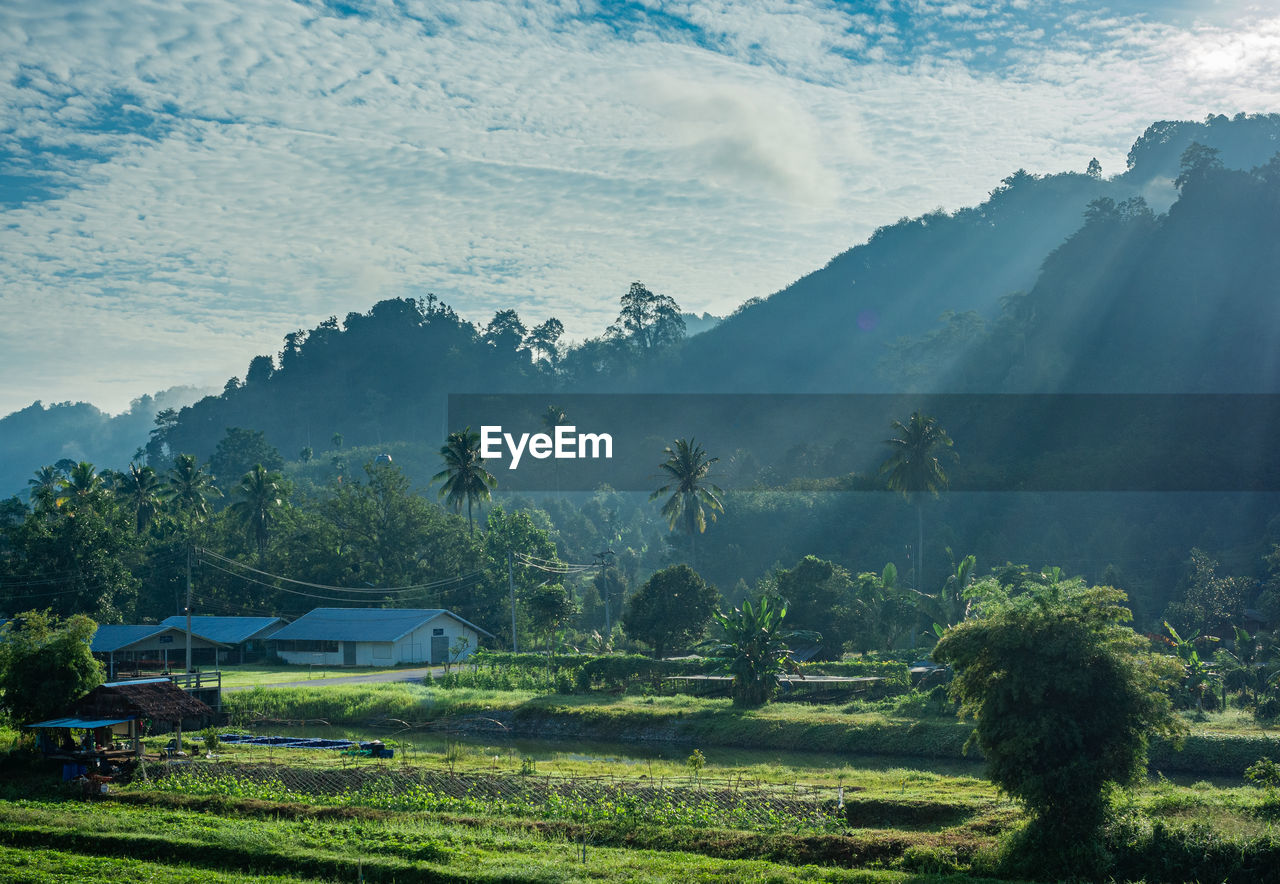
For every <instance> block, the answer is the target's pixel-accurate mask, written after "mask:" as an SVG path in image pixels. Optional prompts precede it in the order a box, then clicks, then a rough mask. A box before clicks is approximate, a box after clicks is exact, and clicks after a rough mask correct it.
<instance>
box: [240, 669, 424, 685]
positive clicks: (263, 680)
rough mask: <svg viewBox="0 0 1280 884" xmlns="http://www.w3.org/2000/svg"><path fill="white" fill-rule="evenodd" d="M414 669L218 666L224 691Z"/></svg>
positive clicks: (324, 680)
mask: <svg viewBox="0 0 1280 884" xmlns="http://www.w3.org/2000/svg"><path fill="white" fill-rule="evenodd" d="M415 668H421V667H418V666H400V667H397V668H396V669H375V668H373V667H353V666H315V667H312V666H296V665H294V666H287V665H278V666H268V665H265V664H261V665H259V664H251V663H246V664H244V665H242V666H241V665H233V666H222V667H220V671H221V672H222V686H223V687H225V688H240V687H252V686H254V685H273V684H286V683H288V682H297V681H317V682H321V683H323V682H326V681H328V680H329V679H341V678H343V677H346V676H352V675H377V674H381V673H385V672H396V671H397V670H398V669H415Z"/></svg>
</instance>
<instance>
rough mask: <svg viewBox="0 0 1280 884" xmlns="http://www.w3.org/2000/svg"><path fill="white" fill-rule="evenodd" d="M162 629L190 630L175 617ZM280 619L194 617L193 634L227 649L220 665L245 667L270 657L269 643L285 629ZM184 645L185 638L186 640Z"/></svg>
mask: <svg viewBox="0 0 1280 884" xmlns="http://www.w3.org/2000/svg"><path fill="white" fill-rule="evenodd" d="M160 625H161V626H172V627H174V628H176V629H181V630H183V633H184V634H185V632H186V629H187V618H186V617H184V616H183V615H181V614H175V615H174V616H173V617H169V618H167V619H165V620H161V621H160ZM284 625H285V623H284V621H283V620H281V619H280V618H279V617H192V618H191V632H192V634H193V635H194V634H199V635H202V636H204V637H205V638H207V639H210V640H211V641H215V642H218V643H219V644H222V645H225V646H226V647H227V648H228V650H227V651H226V652H222V653H220V654H219V659H218V662H219V663H245V662H247V661H250V660H261V659H262V658H263V657H265V656H266V655H267V651H268V646H267V639H268V638H269V637H270V636H271V635H272V634H274V633H275V632H276V630H278V629H280V627H282V626H284ZM183 640H184V641H185V638H184V639H183Z"/></svg>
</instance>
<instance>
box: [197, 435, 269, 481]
mask: <svg viewBox="0 0 1280 884" xmlns="http://www.w3.org/2000/svg"><path fill="white" fill-rule="evenodd" d="M254 464H261V465H262V466H263V467H264V468H265V469H267V470H279V469H280V468H281V467H283V466H284V458H283V457H282V456H281V455H280V452H279V451H278V450H277V449H276V447H275V446H274V445H272V444H271V443H270V442H268V441H267V437H266V434H265V433H263V432H262V431H261V430H246V429H244V428H243V427H228V428H227V432H226V434H225V435H224V436H223V437H222V438H221V439H219V440H218V445H217V447H216V448H214V450H213V457H211V458H209V469H211V470H212V471H213V475H214V476H216V477H219V478H221V479H223V480H225V481H226V482H228V483H229V482H232V481H235V477H236V476H243V475H244V474H245V473H247V472H249V471H250V470H251V469H253V467H254Z"/></svg>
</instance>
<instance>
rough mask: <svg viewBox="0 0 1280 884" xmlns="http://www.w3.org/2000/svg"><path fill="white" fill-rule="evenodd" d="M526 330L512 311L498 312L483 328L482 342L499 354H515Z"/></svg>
mask: <svg viewBox="0 0 1280 884" xmlns="http://www.w3.org/2000/svg"><path fill="white" fill-rule="evenodd" d="M525 334H526V329H525V327H524V323H523V322H521V321H520V315H519V314H518V313H516V311H514V310H499V311H498V312H497V313H495V314H493V319H491V320H489V324H488V325H487V326H485V329H484V334H483V336H482V337H483V340H484V342H485V343H486V344H488V345H489V346H490V347H493V348H494V349H495V350H497V351H498V352H499V353H505V354H508V355H511V354H515V353H516V352H517V351H518V350H520V349H521V348H522V345H523V344H524V340H525Z"/></svg>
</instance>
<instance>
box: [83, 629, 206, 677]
mask: <svg viewBox="0 0 1280 884" xmlns="http://www.w3.org/2000/svg"><path fill="white" fill-rule="evenodd" d="M183 619H184V623H185V618H183ZM89 649H90V650H91V651H93V655H94V656H95V657H97V658H98V659H99V660H102V662H104V663H106V664H107V677H108V678H115V676H116V673H117V672H119V671H121V670H126V669H127V670H132V671H140V670H143V669H152V670H157V671H160V670H163V671H168V670H170V669H182V670H185V669H186V668H187V631H186V629H185V628H184V629H177V628H175V627H172V626H160V625H156V626H99V627H98V631H97V632H95V633H94V634H93V643H92V644H91V645H90V646H89ZM228 650H230V649H229V648H228V646H227V645H224V644H222V643H221V642H218V641H214V640H213V639H211V638H209V637H207V636H204V635H200V634H198V633H197V632H196V631H195V629H194V628H193V629H192V631H191V662H192V665H209V666H216V665H217V662H218V659H217V658H218V653H219V651H223V652H225V651H228Z"/></svg>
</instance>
